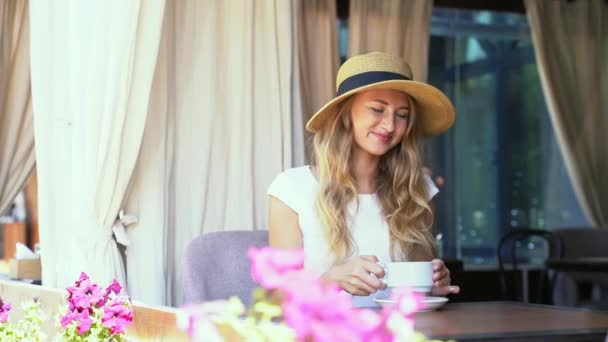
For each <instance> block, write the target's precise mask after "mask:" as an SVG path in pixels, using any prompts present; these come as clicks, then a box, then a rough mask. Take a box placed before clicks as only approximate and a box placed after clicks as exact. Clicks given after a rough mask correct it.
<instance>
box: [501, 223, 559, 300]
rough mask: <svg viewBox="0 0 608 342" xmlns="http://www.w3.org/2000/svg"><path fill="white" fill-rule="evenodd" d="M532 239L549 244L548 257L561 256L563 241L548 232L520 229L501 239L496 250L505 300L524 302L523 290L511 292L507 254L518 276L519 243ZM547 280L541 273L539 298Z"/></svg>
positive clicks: (543, 273)
mask: <svg viewBox="0 0 608 342" xmlns="http://www.w3.org/2000/svg"><path fill="white" fill-rule="evenodd" d="M530 237H540V238H542V239H543V240H545V242H546V243H547V246H548V248H549V251H548V252H549V253H548V254H549V255H548V257H554V256H556V255H560V254H561V241H560V240H559V239H557V238H556V237H554V235H553V233H552V232H550V231H547V230H542V229H531V228H519V229H514V230H511V231H510V232H508V233H506V234H505V235H504V236H503V237H502V239H500V241H499V243H498V248H497V250H496V256H497V259H498V271H499V279H500V290H501V294H502V297H503V299H505V300H510V299H513V298H515V299H516V300H523V294H522V293H520V292H521V291H523V289H521V291H520V289H519V287H518V286H515V287H514V288H515V290H513V291H509V290H508V286H507V280H506V274H505V260H504V256H505V254H506V255H507V256H509V259H510V261H511V264H512V265H513V267H512V270H513V271H514V272H513V273H514V275H515V276H516V275H517V270H518V268H517V264H518V258H517V242H519V241H523V240H526V239H529V238H530ZM507 247H510V250H509V251H508V253H505V249H506V248H507ZM545 278H546V274H545V272H542V273H541V277H540V281H539V284H538V296H539V298H542V293H543V285H544V284H543V280H544V279H545Z"/></svg>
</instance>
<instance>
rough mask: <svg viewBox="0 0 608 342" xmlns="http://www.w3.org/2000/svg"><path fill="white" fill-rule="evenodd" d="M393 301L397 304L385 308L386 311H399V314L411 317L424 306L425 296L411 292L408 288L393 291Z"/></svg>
mask: <svg viewBox="0 0 608 342" xmlns="http://www.w3.org/2000/svg"><path fill="white" fill-rule="evenodd" d="M391 299H392V300H394V301H395V304H392V305H389V306H387V307H385V311H398V312H399V313H401V314H403V315H405V316H409V317H411V316H412V315H413V314H414V313H415V312H416V311H418V310H420V309H422V308H423V306H424V298H423V295H422V294H420V293H418V292H414V291H411V290H410V289H409V288H407V287H400V288H395V289H393V290H392V293H391Z"/></svg>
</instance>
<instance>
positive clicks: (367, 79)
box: [337, 71, 412, 96]
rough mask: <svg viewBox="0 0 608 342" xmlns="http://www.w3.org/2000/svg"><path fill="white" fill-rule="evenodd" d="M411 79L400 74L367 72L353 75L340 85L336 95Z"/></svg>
mask: <svg viewBox="0 0 608 342" xmlns="http://www.w3.org/2000/svg"><path fill="white" fill-rule="evenodd" d="M399 80H408V81H411V80H412V79H411V78H409V77H406V76H404V75H401V74H397V73H394V72H389V71H369V72H363V73H360V74H357V75H353V76H351V77H349V78H347V79H345V80H344V81H342V83H340V86H339V87H338V95H337V96H340V95H342V94H344V93H346V92H348V91H351V90H353V89H357V88H359V87H363V86H366V85H369V84H373V83H378V82H384V81H399Z"/></svg>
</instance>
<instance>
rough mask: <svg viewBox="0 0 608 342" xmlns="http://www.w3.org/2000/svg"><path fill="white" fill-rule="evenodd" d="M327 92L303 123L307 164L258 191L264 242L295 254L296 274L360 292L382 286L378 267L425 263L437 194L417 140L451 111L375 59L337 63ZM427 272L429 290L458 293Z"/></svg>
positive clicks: (439, 267) (430, 253) (399, 68)
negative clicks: (306, 272)
mask: <svg viewBox="0 0 608 342" xmlns="http://www.w3.org/2000/svg"><path fill="white" fill-rule="evenodd" d="M337 88H338V89H337V93H338V94H337V96H336V97H335V98H334V99H332V100H331V101H329V102H328V103H327V104H326V105H325V106H324V107H323V108H322V109H321V110H319V112H317V113H316V114H315V115H314V116H313V117H312V118H311V119H310V121H309V122H308V123H307V125H306V128H307V130H309V131H310V132H312V133H314V141H313V158H312V165H311V166H305V167H299V168H293V169H288V170H285V171H284V172H283V173H281V174H279V175H278V176H277V178H276V179H275V180H274V182H273V183H272V185H271V186H270V188H269V190H268V193H269V195H270V215H269V240H270V245H271V246H273V247H277V248H304V253H305V267H306V269H310V270H315V271H318V272H320V273H321V274H323V279H324V280H326V281H329V282H335V283H337V284H339V285H340V286H341V287H342V288H343V289H344V290H345V291H346V292H349V293H351V294H352V295H356V296H368V295H370V294H373V293H376V292H377V291H378V290H381V289H384V288H385V285H384V283H383V282H381V281H380V280H379V279H378V278H381V277H383V276H384V271H383V268H382V267H381V266H379V265H378V262H388V261H427V260H431V259H433V258H434V257H435V254H436V251H435V247H434V243H433V237H432V223H433V212H432V204H431V203H430V200H431V199H432V197H433V196H434V195H435V194H436V193H437V192H438V190H437V187H436V186H435V185H434V183H433V182H432V180H431V179H430V178H429V177H428V176H425V175H424V173H423V171H422V161H421V158H420V144H421V139H422V138H423V137H429V136H434V135H437V134H440V133H442V132H443V131H445V130H446V129H448V128H449V127H450V126H451V125H452V123H453V122H454V119H455V113H454V108H453V106H452V104H451V103H450V101H449V99H448V98H447V97H446V96H445V95H444V94H443V93H441V91H439V90H437V89H436V88H434V87H432V86H430V85H428V84H425V83H420V82H415V81H413V78H412V72H411V69H410V67H409V65H408V64H407V63H406V62H405V61H404V60H402V59H400V58H398V57H396V56H391V55H388V54H384V53H378V52H374V53H370V54H365V55H360V56H355V57H352V58H350V59H349V60H347V61H346V62H345V63H344V64H343V65H342V66H341V67H340V70H339V71H338V77H337ZM433 266H434V269H433V270H434V272H433V280H434V287H433V290H432V293H433V294H435V295H447V294H450V293H458V292H459V290H460V289H459V288H458V286H451V281H450V274H449V270H448V269H447V268H446V267H445V265H444V263H443V262H442V261H441V260H438V259H435V260H433Z"/></svg>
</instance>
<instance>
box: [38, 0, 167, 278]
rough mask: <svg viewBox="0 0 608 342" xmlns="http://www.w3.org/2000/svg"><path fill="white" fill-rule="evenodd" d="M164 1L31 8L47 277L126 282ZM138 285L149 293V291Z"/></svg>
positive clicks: (57, 2) (62, 2)
mask: <svg viewBox="0 0 608 342" xmlns="http://www.w3.org/2000/svg"><path fill="white" fill-rule="evenodd" d="M163 13H164V1H144V0H139V1H138V0H131V1H126V2H125V1H122V0H110V1H103V2H81V1H70V0H54V1H34V2H32V3H31V8H30V18H31V51H32V54H31V56H32V57H31V71H32V72H31V75H32V99H33V108H34V118H35V123H34V124H35V137H36V142H37V144H36V154H37V166H38V168H37V171H38V182H39V188H38V190H39V197H38V198H39V224H40V227H39V229H40V239H41V248H42V255H43V257H42V274H43V279H42V281H43V283H44V285H46V286H52V287H64V286H66V285H68V284H70V283H72V282H73V281H74V280H75V279H76V277H77V276H78V273H79V272H81V271H84V272H87V273H89V275H90V276H91V278H92V279H94V280H95V281H97V282H99V283H102V284H104V283H108V282H109V281H110V280H111V279H112V278H116V279H118V280H119V281H121V282H122V283H123V284H124V283H125V279H126V278H125V274H124V265H123V262H122V259H121V255H120V253H119V250H118V247H117V244H116V242H115V241H117V242H118V243H120V244H123V245H127V244H128V243H129V242H128V239H127V235H126V234H125V232H124V226H125V225H127V224H129V223H131V222H132V221H133V220H134V219H135V218H134V217H132V216H130V215H128V214H125V215H122V214H120V215H119V211H120V209H121V207H122V204H123V201H124V197H125V195H126V192H127V188H128V185H129V183H130V181H131V175H132V173H133V169H134V167H135V163H136V160H137V157H138V154H139V150H140V147H141V141H142V136H143V132H144V126H145V124H146V118H147V115H148V100H149V95H150V89H151V86H152V77H153V74H154V70H155V66H156V57H157V54H158V45H159V41H160V33H161V28H162V18H163ZM134 285H137V286H142V284H141V283H135V284H134Z"/></svg>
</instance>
